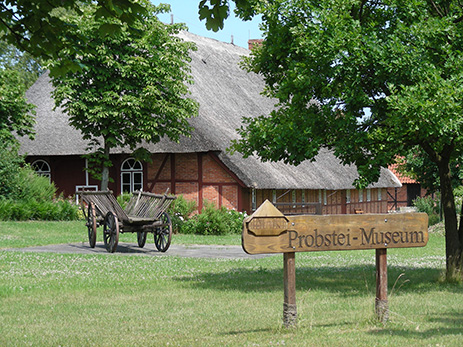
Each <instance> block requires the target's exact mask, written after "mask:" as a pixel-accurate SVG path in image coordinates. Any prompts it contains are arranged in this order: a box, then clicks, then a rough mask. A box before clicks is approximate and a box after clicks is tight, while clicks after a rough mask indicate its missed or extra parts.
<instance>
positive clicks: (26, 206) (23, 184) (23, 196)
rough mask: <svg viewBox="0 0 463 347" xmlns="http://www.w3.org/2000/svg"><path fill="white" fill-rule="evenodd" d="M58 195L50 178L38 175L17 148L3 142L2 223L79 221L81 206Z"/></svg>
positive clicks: (0, 170) (0, 164)
mask: <svg viewBox="0 0 463 347" xmlns="http://www.w3.org/2000/svg"><path fill="white" fill-rule="evenodd" d="M55 195H56V187H55V186H54V184H53V183H50V181H49V179H48V178H47V177H42V176H38V175H37V174H36V173H35V172H34V170H33V169H32V168H31V167H30V166H28V165H26V164H25V163H24V162H23V158H22V157H20V156H19V155H18V154H17V150H16V149H15V148H14V147H12V148H7V147H6V146H5V145H4V144H1V143H0V220H18V221H24V220H75V219H78V218H79V209H78V207H77V206H76V205H74V204H73V202H71V201H67V200H63V199H55Z"/></svg>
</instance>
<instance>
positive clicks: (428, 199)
mask: <svg viewBox="0 0 463 347" xmlns="http://www.w3.org/2000/svg"><path fill="white" fill-rule="evenodd" d="M413 206H415V207H416V208H417V210H418V212H425V213H427V215H428V217H429V222H428V223H429V226H431V225H434V224H437V223H439V222H440V218H439V199H434V198H433V197H432V196H430V195H428V196H425V197H422V198H421V197H417V198H416V199H415V200H413Z"/></svg>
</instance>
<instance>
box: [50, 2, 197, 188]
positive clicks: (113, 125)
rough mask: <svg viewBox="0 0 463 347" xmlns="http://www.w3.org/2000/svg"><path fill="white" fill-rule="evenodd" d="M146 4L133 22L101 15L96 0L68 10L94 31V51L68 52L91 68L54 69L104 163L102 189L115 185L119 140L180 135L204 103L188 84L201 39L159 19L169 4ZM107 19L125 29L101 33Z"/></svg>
mask: <svg viewBox="0 0 463 347" xmlns="http://www.w3.org/2000/svg"><path fill="white" fill-rule="evenodd" d="M146 9H147V13H146V15H145V17H144V19H143V21H135V22H134V23H133V28H129V27H128V26H127V25H125V24H123V23H122V22H120V21H118V20H116V19H114V18H102V19H98V20H95V19H94V17H95V11H98V7H95V6H87V7H85V8H83V9H82V13H80V14H79V15H68V16H67V17H66V18H67V19H68V20H69V21H70V22H71V23H73V25H74V26H75V27H76V30H77V31H78V32H79V33H81V34H82V35H83V36H85V37H89V38H90V39H89V40H88V41H87V42H86V44H87V46H88V47H91V49H92V51H91V52H80V53H75V52H69V54H68V56H67V58H68V59H69V60H76V61H78V62H79V64H82V65H83V66H85V69H83V70H80V71H76V72H72V71H70V72H68V73H66V74H64V75H62V76H58V77H53V78H52V83H53V86H54V87H55V89H54V92H53V97H54V98H55V102H56V106H61V107H62V108H63V109H64V111H65V112H66V113H67V114H68V115H69V117H70V118H69V119H70V124H71V125H72V126H73V127H75V128H76V129H78V130H80V131H81V132H82V134H83V138H84V139H85V140H88V141H89V143H90V150H91V151H92V152H93V154H92V155H91V157H90V158H88V159H92V157H94V158H93V160H90V164H91V165H90V166H92V164H94V163H98V164H99V165H98V167H99V168H100V170H101V167H103V170H102V171H100V172H101V175H102V176H101V178H102V187H101V189H102V190H104V189H105V187H106V186H107V177H106V175H107V173H108V171H107V170H106V169H105V168H108V167H109V165H110V160H109V151H110V149H111V148H114V147H129V148H130V149H131V150H135V149H136V147H137V146H138V145H139V144H140V143H141V142H142V141H144V142H148V143H149V142H151V143H157V142H158V141H160V139H161V138H162V137H164V136H165V137H167V138H169V139H170V140H172V141H178V140H179V139H180V136H182V135H188V134H189V132H190V131H191V127H190V125H189V123H188V118H190V117H192V116H195V115H196V114H197V110H198V105H197V103H196V102H195V101H193V100H192V99H190V98H188V97H186V96H187V95H188V94H189V91H188V87H187V84H188V83H192V78H191V76H190V68H189V65H188V62H189V61H190V58H189V55H188V53H189V50H190V49H193V48H194V47H193V44H192V43H188V42H184V41H183V40H181V39H180V38H178V37H176V36H175V34H177V33H178V32H179V30H181V29H183V28H184V27H183V26H182V25H179V24H175V25H166V24H164V23H162V22H160V21H159V20H158V19H157V17H156V15H157V14H158V13H161V12H162V11H164V10H166V7H165V6H159V7H155V6H153V5H149V4H146ZM103 25H106V26H104V28H106V27H107V25H111V26H112V25H117V26H119V27H120V30H119V32H118V33H117V34H111V35H109V34H108V35H105V36H103V37H101V35H100V34H101V33H100V29H101V28H102V27H103ZM133 29H136V30H133ZM70 44H71V43H70ZM93 51H96V53H94V52H93ZM58 63H59V62H58ZM137 154H139V155H142V154H143V153H142V152H141V151H138V152H137ZM93 166H95V165H93Z"/></svg>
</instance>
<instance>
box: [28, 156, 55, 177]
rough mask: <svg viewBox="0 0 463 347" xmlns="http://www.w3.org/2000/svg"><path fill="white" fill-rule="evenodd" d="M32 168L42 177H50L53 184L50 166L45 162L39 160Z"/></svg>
mask: <svg viewBox="0 0 463 347" xmlns="http://www.w3.org/2000/svg"><path fill="white" fill-rule="evenodd" d="M31 166H32V168H33V169H34V171H35V173H36V174H37V175H40V176H44V177H48V179H49V180H50V182H51V170H50V165H48V163H47V162H46V161H45V160H42V159H39V160H36V161H34V162H33V163H32V165H31Z"/></svg>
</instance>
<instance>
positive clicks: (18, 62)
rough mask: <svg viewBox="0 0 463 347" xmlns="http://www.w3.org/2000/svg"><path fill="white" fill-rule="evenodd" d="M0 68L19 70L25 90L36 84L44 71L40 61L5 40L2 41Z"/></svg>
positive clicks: (0, 45)
mask: <svg viewBox="0 0 463 347" xmlns="http://www.w3.org/2000/svg"><path fill="white" fill-rule="evenodd" d="M0 69H4V70H16V71H18V72H19V75H20V77H21V80H22V84H23V85H24V90H27V89H28V88H29V87H30V86H31V85H32V84H34V82H35V81H36V80H37V78H38V77H39V76H40V75H41V74H42V72H43V68H42V64H41V63H40V61H38V60H37V59H34V58H33V57H32V56H31V55H30V54H29V53H27V52H21V51H20V50H19V49H18V48H16V47H15V46H13V45H10V44H8V43H7V42H5V41H0Z"/></svg>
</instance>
